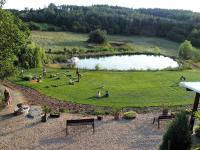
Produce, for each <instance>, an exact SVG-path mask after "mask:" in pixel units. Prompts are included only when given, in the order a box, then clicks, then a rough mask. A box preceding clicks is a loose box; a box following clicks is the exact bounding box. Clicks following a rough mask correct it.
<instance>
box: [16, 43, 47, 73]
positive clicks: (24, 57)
mask: <svg viewBox="0 0 200 150" xmlns="http://www.w3.org/2000/svg"><path fill="white" fill-rule="evenodd" d="M18 58H19V65H20V66H21V67H24V68H27V69H29V68H36V67H42V65H43V64H44V63H45V62H46V55H45V50H44V49H43V48H41V47H39V46H38V45H36V44H35V43H30V44H27V45H26V46H25V47H24V48H22V49H21V50H20V52H19V54H18Z"/></svg>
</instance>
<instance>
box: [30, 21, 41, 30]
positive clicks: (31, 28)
mask: <svg viewBox="0 0 200 150" xmlns="http://www.w3.org/2000/svg"><path fill="white" fill-rule="evenodd" d="M28 27H29V29H30V30H41V28H40V26H39V25H38V24H37V23H35V22H32V21H31V22H29V23H28Z"/></svg>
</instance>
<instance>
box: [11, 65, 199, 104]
mask: <svg viewBox="0 0 200 150" xmlns="http://www.w3.org/2000/svg"><path fill="white" fill-rule="evenodd" d="M41 70H42V69H33V70H30V72H29V73H31V74H32V75H38V74H39V73H41ZM47 72H48V74H47V78H46V79H44V80H43V81H42V82H41V83H32V82H29V81H21V80H20V79H19V78H14V77H12V78H11V80H12V81H13V82H15V83H17V84H21V85H24V86H28V87H31V88H34V89H36V90H38V91H40V92H41V93H44V94H46V95H48V96H51V97H54V98H57V99H60V100H64V101H71V102H75V103H82V104H92V105H98V106H110V107H148V106H162V105H163V104H164V105H186V104H192V103H193V99H194V93H192V92H187V91H186V90H185V89H182V88H181V87H179V85H178V83H179V78H180V76H181V75H183V76H185V77H186V78H187V81H199V80H200V76H199V73H200V71H196V70H188V71H155V72H153V71H152V72H151V71H149V72H142V71H141V72H117V71H86V70H85V71H84V70H81V71H80V72H81V74H82V78H81V81H80V82H79V83H78V82H75V84H74V85H69V78H67V77H66V75H65V74H66V73H67V74H68V75H72V76H73V77H76V74H75V70H68V71H67V70H66V69H52V68H51V69H50V68H47ZM56 73H59V77H60V79H56V78H49V75H50V74H56ZM103 84H104V86H105V87H104V88H103V89H101V86H102V85H103ZM98 90H100V91H101V95H103V94H104V93H105V91H106V90H108V91H109V92H110V97H109V98H99V99H97V98H95V95H96V93H97V91H98Z"/></svg>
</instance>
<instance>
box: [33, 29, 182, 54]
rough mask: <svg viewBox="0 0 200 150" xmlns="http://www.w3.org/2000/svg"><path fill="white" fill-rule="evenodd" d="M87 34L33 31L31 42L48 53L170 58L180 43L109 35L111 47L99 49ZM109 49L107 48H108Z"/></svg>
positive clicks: (176, 51)
mask: <svg viewBox="0 0 200 150" xmlns="http://www.w3.org/2000/svg"><path fill="white" fill-rule="evenodd" d="M87 38H88V35H87V34H77V33H72V32H42V31H33V32H32V34H31V40H32V41H34V42H36V43H37V44H39V45H40V46H42V47H44V48H45V49H46V51H48V50H49V49H51V50H52V52H63V51H64V48H66V49H67V50H71V49H73V48H76V49H79V50H81V51H83V52H87V51H94V52H95V51H99V50H102V53H103V52H105V51H112V52H113V50H115V51H122V50H123V49H124V51H131V52H141V53H142V52H144V53H145V52H153V53H161V54H164V55H169V56H177V54H178V47H179V43H176V42H172V41H169V40H166V39H162V38H156V37H144V36H120V35H115V36H114V35H109V36H108V40H109V43H110V44H109V45H106V46H104V45H103V46H102V47H99V46H98V47H97V46H95V45H93V46H91V45H89V44H88V43H87V42H86V40H87ZM106 47H107V48H106Z"/></svg>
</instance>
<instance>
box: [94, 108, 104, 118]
mask: <svg viewBox="0 0 200 150" xmlns="http://www.w3.org/2000/svg"><path fill="white" fill-rule="evenodd" d="M105 114H106V112H105V110H103V109H97V110H95V111H94V112H93V113H92V115H97V116H98V115H105Z"/></svg>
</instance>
